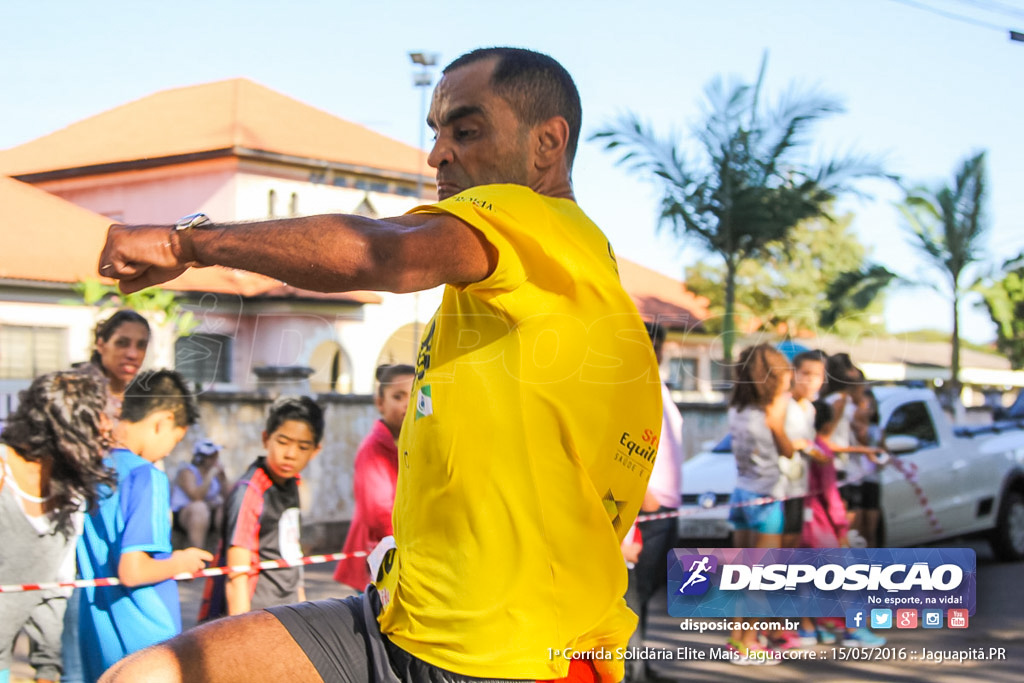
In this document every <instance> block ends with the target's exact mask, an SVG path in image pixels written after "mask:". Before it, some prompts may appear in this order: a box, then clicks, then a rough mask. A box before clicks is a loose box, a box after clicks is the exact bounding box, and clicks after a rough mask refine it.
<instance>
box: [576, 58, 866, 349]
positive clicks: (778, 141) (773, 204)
mask: <svg viewBox="0 0 1024 683" xmlns="http://www.w3.org/2000/svg"><path fill="white" fill-rule="evenodd" d="M766 65H767V57H765V58H764V59H763V60H762V62H761V68H760V71H759V73H758V78H757V81H756V82H755V83H754V84H752V85H751V84H747V83H741V82H733V83H730V84H726V83H725V82H724V81H723V80H722V79H720V78H716V79H714V80H712V81H711V82H710V83H709V84H708V86H707V87H706V88H705V90H704V96H705V103H704V104H705V107H704V109H705V116H704V119H703V121H702V123H701V124H700V125H698V126H697V127H695V128H694V129H693V131H692V132H693V135H694V137H695V138H696V140H697V142H698V145H697V147H698V148H699V155H698V157H697V158H696V159H694V160H691V159H688V158H687V157H686V155H685V153H684V152H683V151H682V150H681V149H680V148H679V146H678V145H677V144H676V141H675V139H674V138H672V137H669V138H661V137H659V136H657V135H656V134H655V133H654V132H653V131H652V130H651V129H650V127H649V126H647V125H645V124H643V123H642V122H641V121H640V120H639V119H638V118H637V117H636V116H635V115H634V114H625V115H623V116H622V117H621V118H620V120H619V121H617V122H615V123H613V124H612V125H611V126H610V127H608V128H606V129H604V130H601V131H598V132H597V133H596V134H595V135H594V136H593V137H594V138H595V139H599V140H602V141H604V143H605V147H606V149H608V150H610V151H612V152H614V153H620V154H621V156H620V158H619V163H622V164H626V165H627V166H628V167H629V168H630V169H631V170H634V171H639V172H643V173H650V174H652V175H653V177H654V180H655V182H657V183H658V184H659V186H660V190H661V192H662V198H661V209H660V219H659V224H658V227H659V228H665V227H667V228H668V229H670V230H671V231H672V233H673V234H675V235H676V236H677V237H679V238H681V239H683V240H686V239H688V238H694V239H696V241H697V242H698V243H700V244H701V245H702V246H703V247H704V248H705V249H707V250H708V251H710V252H712V253H715V254H717V255H719V256H720V257H721V258H722V260H723V262H724V266H725V301H724V317H723V325H722V345H723V355H724V361H725V363H726V365H728V364H730V363H731V362H732V347H733V343H734V337H735V333H736V332H735V320H734V315H735V303H736V279H737V275H738V273H739V269H740V266H741V265H742V264H743V263H744V261H746V260H747V259H751V258H756V257H758V256H759V255H760V254H761V253H762V251H763V249H764V246H765V245H766V244H769V243H772V242H777V241H780V240H785V239H786V238H787V235H788V233H789V231H790V230H791V229H792V228H793V226H795V225H797V224H798V223H799V222H800V221H802V220H805V219H808V218H814V217H817V216H822V215H824V213H825V207H826V206H827V205H828V204H829V203H830V202H832V201H833V200H834V199H835V198H836V196H837V195H839V194H840V193H842V192H845V191H847V190H849V189H850V188H849V185H848V183H849V182H850V181H851V180H853V179H855V178H857V177H863V176H869V175H870V176H877V175H879V174H880V173H881V171H880V168H879V166H878V164H877V163H875V162H873V161H870V160H867V159H865V158H862V157H855V156H853V155H847V156H845V157H837V158H833V159H831V160H827V161H825V162H823V163H821V164H811V163H808V162H806V161H805V160H804V159H805V156H806V151H807V135H808V133H809V131H810V129H811V128H812V127H813V125H814V124H816V123H817V122H818V121H820V120H821V119H824V118H826V117H828V116H830V115H832V114H836V113H839V112H841V111H842V107H841V105H840V104H839V102H838V101H837V100H835V99H834V98H831V97H827V96H824V95H820V94H817V93H814V92H811V91H800V90H797V89H795V88H790V90H789V91H788V92H787V93H786V94H784V95H783V96H782V97H781V98H779V100H778V101H777V102H776V103H775V104H774V105H772V106H765V105H764V104H763V103H762V101H761V90H762V85H763V82H764V73H765V67H766Z"/></svg>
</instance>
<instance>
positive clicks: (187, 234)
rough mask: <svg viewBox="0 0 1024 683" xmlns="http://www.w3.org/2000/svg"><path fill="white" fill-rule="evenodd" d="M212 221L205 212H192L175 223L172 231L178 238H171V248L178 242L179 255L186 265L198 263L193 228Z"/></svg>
mask: <svg viewBox="0 0 1024 683" xmlns="http://www.w3.org/2000/svg"><path fill="white" fill-rule="evenodd" d="M212 222H213V221H211V220H210V217H209V216H207V215H206V214H205V213H192V214H189V215H187V216H185V217H183V218H181V219H180V220H178V222H177V223H175V224H174V230H172V231H171V233H172V235H174V236H176V239H175V237H172V238H171V249H172V251H173V250H174V243H175V242H177V244H178V249H177V256H178V258H180V259H181V260H182V261H184V262H185V265H188V266H193V265H196V263H197V261H196V250H195V245H194V244H193V243H192V230H193V229H195V228H198V227H200V226H203V225H206V224H208V223H212Z"/></svg>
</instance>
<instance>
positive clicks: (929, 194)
mask: <svg viewBox="0 0 1024 683" xmlns="http://www.w3.org/2000/svg"><path fill="white" fill-rule="evenodd" d="M986 186H987V174H986V171H985V153H984V152H979V153H978V154H975V155H974V156H972V157H969V158H968V159H965V160H964V161H963V162H961V164H960V166H959V168H957V170H956V175H955V177H954V178H953V184H952V185H946V184H942V185H939V186H937V187H934V188H927V187H924V186H919V187H916V188H913V189H909V190H907V191H906V197H905V198H904V200H903V202H902V203H901V204H900V210H901V212H902V213H903V216H904V218H905V219H906V225H907V229H908V230H909V232H910V234H911V235H912V240H911V243H912V244H913V245H914V246H915V247H916V248H917V249H918V251H920V252H921V253H922V254H923V255H924V256H925V258H926V259H927V260H928V261H930V262H931V265H932V266H933V267H934V268H936V269H937V270H940V271H942V273H943V275H944V276H945V279H946V282H945V286H944V287H937V289H939V291H944V293H945V294H946V295H947V296H948V297H949V298H950V300H951V301H952V304H953V333H952V335H951V346H952V353H951V358H950V369H951V381H950V387H949V391H950V395H951V396H952V397H953V398H956V397H958V396H959V395H960V300H961V299H962V298H963V295H964V293H965V287H964V280H963V278H964V275H965V271H966V270H967V269H968V268H969V267H970V266H971V265H972V264H975V263H977V262H979V261H981V259H982V258H983V257H984V253H983V250H982V241H983V239H984V237H985V234H986V232H987V228H988V222H987V220H986V215H985V207H984V204H985V199H986V193H987V187H986Z"/></svg>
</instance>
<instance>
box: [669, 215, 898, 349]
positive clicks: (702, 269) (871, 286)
mask: <svg viewBox="0 0 1024 683" xmlns="http://www.w3.org/2000/svg"><path fill="white" fill-rule="evenodd" d="M851 220H852V217H851V216H850V215H846V216H842V217H839V218H837V219H835V220H832V219H829V218H813V219H808V220H805V221H801V222H800V223H798V224H797V225H796V226H795V227H794V228H793V229H792V231H791V232H790V233H789V235H788V239H787V240H786V241H782V240H779V241H775V242H769V243H768V244H766V245H764V247H763V248H762V250H761V254H760V257H759V258H758V259H756V260H754V259H747V260H746V261H744V262H742V263H741V264H740V266H739V268H738V269H737V271H736V314H737V315H738V316H739V317H740V318H741V319H742V318H744V317H747V318H749V319H753V320H756V321H758V322H759V323H760V324H761V326H762V328H763V329H768V330H772V331H784V332H785V333H786V334H789V335H797V334H799V333H800V332H819V331H820V330H823V329H824V330H828V331H830V332H833V333H835V334H838V335H840V336H844V337H850V336H855V335H857V334H860V333H864V332H880V331H882V326H881V325H880V323H879V322H877V320H878V319H879V318H880V317H881V314H882V299H881V297H880V296H879V294H880V293H881V287H879V286H877V285H878V284H881V286H883V287H884V285H886V284H888V283H889V282H890V281H891V279H892V277H893V275H892V273H889V272H888V271H887V270H885V269H884V268H882V267H881V266H874V265H870V264H868V263H867V262H866V257H867V250H866V249H865V247H864V245H863V244H861V243H860V241H859V240H858V239H857V237H856V235H854V234H853V232H852V231H851V230H850V222H851ZM796 245H798V246H796ZM883 273H885V274H888V277H885V276H884V275H883ZM725 276H726V273H725V267H724V266H723V265H716V264H709V263H706V262H701V263H698V264H697V265H696V266H694V267H692V268H688V269H687V274H686V286H687V288H688V289H690V290H691V291H693V292H694V293H696V294H700V295H701V296H705V297H707V298H708V299H709V301H710V302H711V304H710V308H711V310H712V312H713V313H715V314H716V317H715V318H713V319H712V320H710V321H705V323H704V324H705V327H710V328H711V329H710V330H709V331H711V332H720V331H721V320H722V318H721V317H720V316H721V315H722V313H723V312H724V309H725V296H724V291H725V288H724V284H725ZM744 327H745V325H744Z"/></svg>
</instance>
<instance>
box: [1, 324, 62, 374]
mask: <svg viewBox="0 0 1024 683" xmlns="http://www.w3.org/2000/svg"><path fill="white" fill-rule="evenodd" d="M67 366H68V358H67V330H66V329H65V328H63V327H31V326H23V325H0V379H34V378H35V377H38V376H39V375H42V374H43V373H46V372H54V371H55V370H61V369H64V368H66V367H67Z"/></svg>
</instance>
